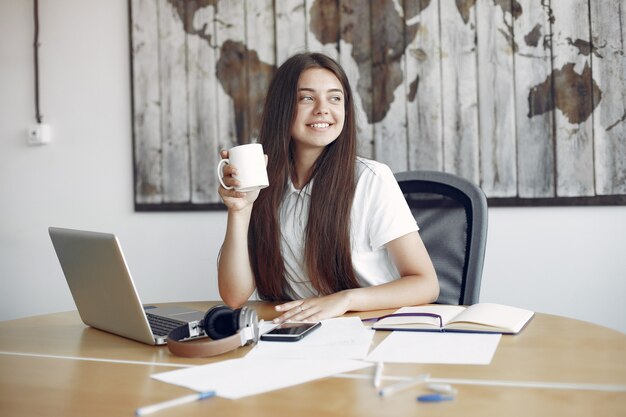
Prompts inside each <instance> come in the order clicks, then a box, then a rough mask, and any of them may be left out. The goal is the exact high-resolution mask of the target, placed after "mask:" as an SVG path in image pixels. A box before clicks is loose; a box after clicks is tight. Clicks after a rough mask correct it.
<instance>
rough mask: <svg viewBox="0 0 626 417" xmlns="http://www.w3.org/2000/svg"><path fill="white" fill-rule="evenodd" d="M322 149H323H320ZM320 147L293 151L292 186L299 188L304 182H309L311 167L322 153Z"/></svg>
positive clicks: (311, 173) (311, 172)
mask: <svg viewBox="0 0 626 417" xmlns="http://www.w3.org/2000/svg"><path fill="white" fill-rule="evenodd" d="M322 150H323V149H322ZM322 150H320V149H307V150H305V151H303V150H297V149H296V151H295V155H294V156H295V158H294V173H293V175H294V177H293V178H292V179H291V181H292V182H293V185H294V187H296V189H298V190H301V189H302V187H304V185H305V184H306V183H308V182H309V180H310V179H311V176H312V175H313V167H314V166H315V162H316V161H317V158H319V156H320V155H321V154H322Z"/></svg>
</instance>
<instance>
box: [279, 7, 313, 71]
mask: <svg viewBox="0 0 626 417" xmlns="http://www.w3.org/2000/svg"><path fill="white" fill-rule="evenodd" d="M274 8H275V10H276V11H275V13H276V65H277V66H280V64H282V63H283V62H285V60H286V59H287V58H289V57H290V56H291V55H293V54H295V53H297V52H303V51H306V30H307V29H306V17H305V13H306V6H305V3H304V0H280V1H276V2H274Z"/></svg>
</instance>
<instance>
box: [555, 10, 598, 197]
mask: <svg viewBox="0 0 626 417" xmlns="http://www.w3.org/2000/svg"><path fill="white" fill-rule="evenodd" d="M552 12H553V14H554V23H553V24H552V31H553V36H552V55H553V57H554V60H553V63H552V81H553V87H554V94H555V95H554V105H555V107H556V110H555V115H554V116H555V127H556V184H557V196H562V197H579V196H590V195H594V193H595V192H594V174H593V173H594V168H593V142H592V127H593V126H592V118H591V113H592V111H593V101H592V97H593V95H594V94H596V92H597V91H599V90H595V88H596V87H595V86H594V84H595V83H594V81H593V79H592V78H591V65H590V60H589V58H588V57H587V56H585V54H584V52H583V49H582V48H583V47H581V44H589V9H588V2H587V0H570V1H566V2H564V1H553V2H552Z"/></svg>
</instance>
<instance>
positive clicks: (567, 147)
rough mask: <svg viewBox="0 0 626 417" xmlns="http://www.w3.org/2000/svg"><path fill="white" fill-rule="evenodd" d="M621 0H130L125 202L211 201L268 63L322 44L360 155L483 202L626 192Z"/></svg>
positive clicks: (536, 201) (616, 200)
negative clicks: (467, 188) (340, 81)
mask: <svg viewBox="0 0 626 417" xmlns="http://www.w3.org/2000/svg"><path fill="white" fill-rule="evenodd" d="M622 2H623V0H591V1H589V0H568V1H558V0H404V1H403V0H396V1H393V0H373V1H361V0H332V1H331V0H222V1H218V0H195V1H193V0H129V8H130V35H131V36H130V37H131V63H132V65H131V72H132V74H131V75H132V77H131V79H132V97H131V99H132V109H133V110H132V111H133V113H132V118H133V155H134V158H133V162H134V193H135V209H136V210H137V211H150V210H215V209H218V210H219V209H223V208H224V206H223V205H222V204H221V199H220V197H219V195H218V193H217V189H218V185H219V182H218V180H217V174H216V166H217V163H218V160H219V151H220V150H221V149H228V148H230V147H232V146H235V145H237V144H243V143H249V142H254V141H255V139H256V137H257V135H258V131H259V123H260V115H261V111H262V107H263V100H264V97H265V93H266V90H267V87H268V85H269V82H270V80H271V78H272V75H273V74H274V72H275V70H276V68H277V67H278V66H279V65H280V64H281V63H282V62H284V61H285V60H286V59H287V58H288V57H289V56H291V55H292V54H294V53H296V52H302V51H320V52H324V53H326V54H328V55H329V56H331V57H333V58H334V59H336V60H337V61H338V62H339V63H340V64H341V65H342V66H343V68H344V69H345V70H346V72H347V74H348V76H349V78H350V82H351V85H352V88H353V90H354V93H355V96H356V97H355V104H356V108H357V116H358V140H359V147H358V152H359V154H360V155H361V156H364V157H366V158H372V159H376V160H378V161H381V162H384V163H386V164H388V165H389V166H390V167H391V169H392V170H393V171H394V172H401V171H409V170H436V171H446V172H450V173H453V174H457V175H460V176H462V177H464V178H467V179H469V180H470V181H472V182H474V183H476V184H478V185H479V186H480V187H481V188H482V189H483V191H484V192H485V194H486V195H487V197H488V200H489V205H491V206H498V205H500V206H502V205H514V206H520V205H533V206H537V205H626V54H625V50H624V48H625V46H624V41H623V40H624V38H625V34H624V28H623V27H622V22H624V21H625V20H626V15H625V14H626V8H624V7H623V4H621V3H622Z"/></svg>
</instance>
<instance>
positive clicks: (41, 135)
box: [26, 123, 52, 146]
mask: <svg viewBox="0 0 626 417" xmlns="http://www.w3.org/2000/svg"><path fill="white" fill-rule="evenodd" d="M26 133H27V136H26V143H28V144H29V145H31V146H37V145H46V144H48V143H50V141H51V139H52V138H51V132H50V125H48V124H45V123H37V124H35V125H31V126H29V127H28V129H26Z"/></svg>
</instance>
